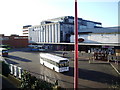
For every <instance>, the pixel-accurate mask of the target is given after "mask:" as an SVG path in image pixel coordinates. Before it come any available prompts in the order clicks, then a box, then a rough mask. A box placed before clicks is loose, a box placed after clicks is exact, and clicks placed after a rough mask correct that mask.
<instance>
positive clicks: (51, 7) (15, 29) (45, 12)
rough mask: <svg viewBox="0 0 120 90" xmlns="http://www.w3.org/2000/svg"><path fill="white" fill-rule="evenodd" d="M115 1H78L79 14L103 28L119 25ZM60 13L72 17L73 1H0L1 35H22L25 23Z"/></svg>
mask: <svg viewBox="0 0 120 90" xmlns="http://www.w3.org/2000/svg"><path fill="white" fill-rule="evenodd" d="M104 1H106V2H104ZM118 1H119V0H78V17H80V18H83V19H85V20H91V21H96V22H101V23H102V24H103V27H113V26H118ZM61 16H74V0H1V1H0V34H5V35H10V34H19V35H22V26H24V25H39V24H40V22H41V21H43V20H46V19H52V18H56V17H61Z"/></svg>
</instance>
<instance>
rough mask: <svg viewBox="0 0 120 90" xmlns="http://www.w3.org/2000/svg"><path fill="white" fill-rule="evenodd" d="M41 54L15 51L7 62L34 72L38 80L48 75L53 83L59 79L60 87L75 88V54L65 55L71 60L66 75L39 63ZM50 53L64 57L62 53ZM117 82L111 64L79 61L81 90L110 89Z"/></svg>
mask: <svg viewBox="0 0 120 90" xmlns="http://www.w3.org/2000/svg"><path fill="white" fill-rule="evenodd" d="M39 53H40V52H31V51H29V50H28V49H15V50H11V51H10V53H9V57H8V58H6V61H7V62H8V63H12V64H16V65H17V66H21V67H22V68H23V69H26V70H29V71H31V72H33V74H34V75H36V76H37V77H38V78H39V77H40V75H41V74H43V75H47V76H49V77H51V78H53V79H51V80H53V81H54V79H58V81H59V82H58V83H59V85H60V86H62V87H64V88H73V71H74V70H73V63H74V61H73V53H72V52H70V51H69V52H67V53H68V54H67V55H65V57H67V58H69V59H70V71H69V72H64V73H57V72H55V71H53V70H51V69H49V68H46V67H44V66H42V65H41V64H40V63H39ZM50 53H52V54H57V55H60V56H61V55H62V52H61V51H56V52H50ZM117 81H118V74H117V73H116V72H115V71H114V69H113V68H112V67H111V65H110V64H89V62H88V61H87V60H83V59H79V88H109V87H111V85H113V84H114V83H115V82H117Z"/></svg>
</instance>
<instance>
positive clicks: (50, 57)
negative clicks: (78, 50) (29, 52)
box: [40, 53, 69, 63]
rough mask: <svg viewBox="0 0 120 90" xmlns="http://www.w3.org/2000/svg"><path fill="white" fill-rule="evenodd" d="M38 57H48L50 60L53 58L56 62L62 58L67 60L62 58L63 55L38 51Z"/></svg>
mask: <svg viewBox="0 0 120 90" xmlns="http://www.w3.org/2000/svg"><path fill="white" fill-rule="evenodd" d="M40 57H43V58H46V59H50V60H53V61H55V62H58V63H59V62H60V61H62V60H68V59H67V58H63V57H60V56H56V55H52V54H49V53H40ZM68 61H69V60H68Z"/></svg>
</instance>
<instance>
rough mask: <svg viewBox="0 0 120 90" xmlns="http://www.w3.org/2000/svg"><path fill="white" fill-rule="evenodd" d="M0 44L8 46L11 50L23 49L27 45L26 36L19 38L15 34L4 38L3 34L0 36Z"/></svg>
mask: <svg viewBox="0 0 120 90" xmlns="http://www.w3.org/2000/svg"><path fill="white" fill-rule="evenodd" d="M0 44H1V45H9V46H10V47H12V48H24V47H27V46H28V45H29V43H28V36H19V35H15V34H13V35H11V36H4V34H0Z"/></svg>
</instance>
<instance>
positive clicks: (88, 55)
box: [79, 53, 94, 60]
mask: <svg viewBox="0 0 120 90" xmlns="http://www.w3.org/2000/svg"><path fill="white" fill-rule="evenodd" d="M79 57H82V58H87V59H89V60H94V54H92V53H79Z"/></svg>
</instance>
